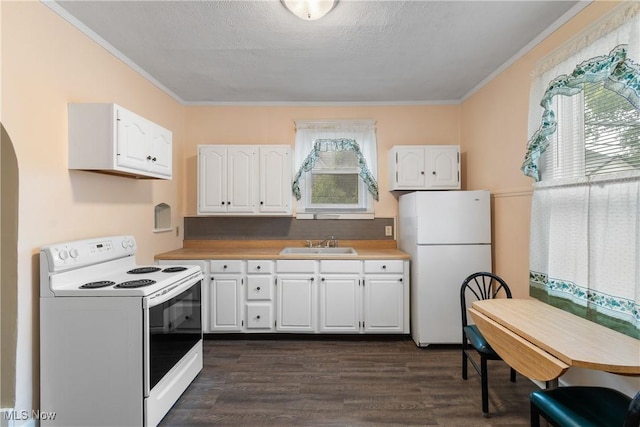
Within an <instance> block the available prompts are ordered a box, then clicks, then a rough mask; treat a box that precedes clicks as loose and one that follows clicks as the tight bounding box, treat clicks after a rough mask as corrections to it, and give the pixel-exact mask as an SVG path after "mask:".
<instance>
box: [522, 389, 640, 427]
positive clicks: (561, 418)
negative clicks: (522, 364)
mask: <svg viewBox="0 0 640 427" xmlns="http://www.w3.org/2000/svg"><path fill="white" fill-rule="evenodd" d="M529 401H530V402H531V427H540V416H542V417H543V418H544V419H546V420H547V421H548V422H549V423H550V424H551V425H553V426H556V427H574V426H580V427H640V391H639V392H638V393H637V394H636V395H635V397H634V398H633V399H631V398H630V397H629V396H627V395H625V394H622V393H620V392H619V391H617V390H613V389H611V388H607V387H587V386H572V387H559V388H554V389H547V390H536V391H534V392H532V393H531V394H530V395H529Z"/></svg>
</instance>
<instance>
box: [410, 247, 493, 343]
mask: <svg viewBox="0 0 640 427" xmlns="http://www.w3.org/2000/svg"><path fill="white" fill-rule="evenodd" d="M479 271H489V272H490V271H491V245H443V246H418V249H417V256H416V258H414V259H413V260H412V263H411V335H412V337H413V339H414V341H415V342H416V344H418V345H419V346H425V345H428V344H451V343H456V344H460V343H461V342H462V319H461V315H462V313H461V312H460V287H461V285H462V282H463V280H464V279H466V278H467V276H469V275H470V274H472V273H476V272H479Z"/></svg>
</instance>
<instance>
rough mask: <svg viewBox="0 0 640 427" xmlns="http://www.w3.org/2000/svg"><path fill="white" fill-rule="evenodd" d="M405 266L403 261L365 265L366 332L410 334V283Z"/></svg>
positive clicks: (366, 263) (367, 263)
mask: <svg viewBox="0 0 640 427" xmlns="http://www.w3.org/2000/svg"><path fill="white" fill-rule="evenodd" d="M404 263H405V262H404V261H401V260H387V261H364V272H365V279H364V304H363V307H364V331H365V332H369V333H375V332H377V333H402V332H408V322H409V318H408V316H409V313H408V308H407V303H406V302H407V301H408V291H409V286H408V285H409V283H408V276H407V275H406V274H405V271H408V268H407V269H406V270H405V265H404ZM407 267H408V266H407Z"/></svg>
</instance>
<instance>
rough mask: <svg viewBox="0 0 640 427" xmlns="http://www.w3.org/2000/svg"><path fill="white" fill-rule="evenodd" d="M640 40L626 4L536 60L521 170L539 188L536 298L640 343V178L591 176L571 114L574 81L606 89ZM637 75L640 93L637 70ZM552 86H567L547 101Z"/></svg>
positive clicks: (635, 14) (632, 9) (635, 8)
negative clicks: (609, 71)
mask: <svg viewBox="0 0 640 427" xmlns="http://www.w3.org/2000/svg"><path fill="white" fill-rule="evenodd" d="M639 35H640V3H637V2H627V3H623V4H622V5H621V6H619V7H617V8H616V9H614V10H613V11H612V13H610V14H608V15H607V16H605V17H603V19H601V20H600V21H598V22H597V23H595V24H594V25H592V26H591V27H590V28H588V29H587V30H585V31H584V32H583V33H581V34H579V35H577V36H576V37H575V38H574V39H573V40H571V41H569V42H568V43H566V44H565V45H563V46H561V47H560V48H559V49H558V50H557V51H555V52H553V53H552V54H551V55H549V56H548V57H546V58H544V59H543V60H542V61H541V62H540V64H539V65H538V66H537V68H536V70H535V71H534V75H533V77H534V79H533V83H532V88H531V98H530V109H529V113H530V117H529V135H532V138H531V140H530V141H529V146H528V150H527V156H526V158H525V162H524V163H523V171H524V172H525V173H526V174H527V175H529V176H532V177H534V178H535V179H536V181H539V182H537V183H536V184H535V186H534V193H533V200H532V212H531V243H530V245H531V246H530V284H531V287H530V293H531V295H532V296H534V297H536V298H539V299H542V300H544V301H546V302H548V303H550V304H553V305H556V306H559V307H561V308H564V309H567V310H569V311H572V312H574V313H576V314H579V315H582V316H584V317H586V318H589V319H591V320H594V321H596V322H598V323H601V324H604V325H606V326H608V327H611V328H612V329H615V330H618V331H620V332H623V333H625V334H627V335H631V336H634V337H635V338H640V179H639V178H638V173H637V171H635V172H624V173H615V174H608V175H599V176H596V177H587V176H585V174H584V161H581V160H580V159H581V157H582V155H583V152H584V134H583V132H582V131H581V130H580V129H581V128H583V123H581V122H580V120H581V118H580V115H575V114H574V113H573V111H574V110H575V109H576V108H577V109H580V108H581V106H582V105H583V104H582V99H581V98H580V97H581V96H582V95H581V92H582V88H583V86H582V85H581V84H574V83H575V82H576V79H578V78H583V77H584V76H587V77H585V78H584V81H602V80H599V78H600V77H597V76H596V74H597V73H598V72H601V71H602V70H603V68H602V67H603V66H607V65H606V64H607V60H608V59H609V58H610V59H612V62H614V61H615V60H618V59H621V60H625V58H624V57H621V56H625V57H626V58H628V59H630V60H634V61H637V60H638V59H640V54H639V53H640V49H639V44H638V40H639ZM621 45H622V47H621ZM587 60H591V62H590V63H586V62H585V61H587ZM625 61H626V60H625ZM594 64H595V65H594ZM603 64H604V65H603ZM628 64H631V65H633V64H632V63H631V62H628ZM631 68H632V69H629V73H630V76H631V78H633V79H635V83H634V84H635V86H634V88H635V89H637V88H638V87H640V86H639V85H638V79H640V73H638V70H639V68H637V67H635V68H634V66H632V67H631ZM589 73H592V74H589ZM594 76H595V77H594ZM589 78H592V80H589ZM567 82H568V84H567ZM553 84H559V85H560V86H562V85H564V88H563V90H560V91H556V93H555V95H554V96H553V97H551V96H549V93H550V90H551V87H552V85H553ZM556 88H557V86H556ZM622 92H624V90H620V91H617V90H616V93H622ZM633 96H635V94H634V95H633ZM574 97H575V98H574ZM625 97H626V96H625ZM541 100H543V102H542V104H543V105H542V106H541V105H540V104H541ZM635 105H636V108H638V105H637V104H635ZM570 117H573V118H572V119H571V122H570V123H563V119H564V120H565V121H569V118H570ZM556 119H557V125H556V123H555V120H556ZM576 128H577V129H576ZM541 130H542V132H541ZM541 134H543V135H542V137H540V135H541ZM536 137H538V139H536ZM576 141H577V143H576ZM541 142H542V143H541ZM546 143H549V144H551V148H549V149H547V147H546V146H545V144H546ZM545 157H547V158H546V159H545ZM544 160H547V162H546V163H545V162H544ZM539 162H540V165H539V164H538V163H539ZM568 164H570V165H571V166H572V168H575V169H570V168H567V167H566V166H567V165H568ZM554 168H555V169H556V170H554ZM558 169H562V174H561V175H556V172H557V170H558ZM567 171H568V172H567Z"/></svg>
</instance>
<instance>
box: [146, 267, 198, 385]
mask: <svg viewBox="0 0 640 427" xmlns="http://www.w3.org/2000/svg"><path fill="white" fill-rule="evenodd" d="M201 287H202V276H201V275H199V276H198V277H197V278H195V279H194V278H187V279H185V281H184V282H181V283H177V284H176V285H173V286H171V287H169V289H168V290H163V291H162V292H163V293H160V292H159V293H157V294H155V295H152V296H150V297H148V298H145V299H144V300H143V309H144V310H143V313H144V325H145V328H144V329H145V331H144V332H145V334H144V335H145V343H144V344H145V345H144V358H145V360H144V362H145V369H144V371H145V375H144V391H145V394H144V395H145V397H148V396H149V394H150V392H151V390H152V389H153V388H154V387H155V386H156V385H157V384H158V383H160V381H161V380H162V379H163V378H164V377H165V376H166V375H167V374H168V373H169V372H170V371H171V370H172V369H173V368H174V367H175V366H176V365H177V364H178V362H180V360H181V359H182V358H184V357H185V356H186V355H187V354H188V353H189V351H190V350H191V349H192V348H193V347H194V346H195V345H196V344H198V343H201V341H202V289H201Z"/></svg>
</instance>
